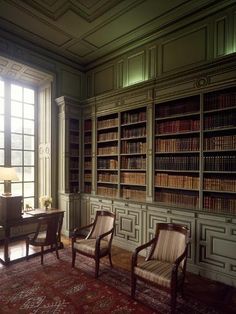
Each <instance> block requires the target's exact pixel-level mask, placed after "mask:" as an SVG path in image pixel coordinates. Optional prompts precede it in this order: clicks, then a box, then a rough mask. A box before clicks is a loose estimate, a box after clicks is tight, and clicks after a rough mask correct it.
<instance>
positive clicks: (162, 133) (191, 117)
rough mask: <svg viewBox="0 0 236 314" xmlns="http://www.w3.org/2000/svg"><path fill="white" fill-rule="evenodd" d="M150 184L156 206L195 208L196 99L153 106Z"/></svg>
mask: <svg viewBox="0 0 236 314" xmlns="http://www.w3.org/2000/svg"><path fill="white" fill-rule="evenodd" d="M154 182H155V195H154V200H155V201H156V202H160V203H163V204H166V205H174V206H178V207H182V208H191V209H198V208H199V206H200V203H199V201H200V195H199V189H200V97H199V96H193V97H187V98H182V99H177V100H174V101H169V102H165V103H161V104H156V105H155V180H154Z"/></svg>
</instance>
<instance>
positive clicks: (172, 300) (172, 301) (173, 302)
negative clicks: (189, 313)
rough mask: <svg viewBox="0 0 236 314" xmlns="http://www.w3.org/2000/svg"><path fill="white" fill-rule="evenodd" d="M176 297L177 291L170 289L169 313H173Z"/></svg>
mask: <svg viewBox="0 0 236 314" xmlns="http://www.w3.org/2000/svg"><path fill="white" fill-rule="evenodd" d="M176 297H177V291H176V289H172V290H171V314H175V309H176Z"/></svg>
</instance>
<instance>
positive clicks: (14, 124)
mask: <svg viewBox="0 0 236 314" xmlns="http://www.w3.org/2000/svg"><path fill="white" fill-rule="evenodd" d="M11 131H12V132H13V133H22V119H17V118H11Z"/></svg>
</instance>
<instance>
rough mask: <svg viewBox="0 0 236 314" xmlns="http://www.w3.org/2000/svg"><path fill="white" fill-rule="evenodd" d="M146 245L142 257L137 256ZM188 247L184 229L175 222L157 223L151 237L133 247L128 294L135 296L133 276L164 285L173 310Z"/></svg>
mask: <svg viewBox="0 0 236 314" xmlns="http://www.w3.org/2000/svg"><path fill="white" fill-rule="evenodd" d="M147 248H149V249H150V250H149V254H148V256H147V258H146V259H145V261H140V262H139V259H138V254H139V252H140V251H141V250H143V249H147ZM187 248H188V229H187V228H186V227H183V226H181V225H177V224H168V223H158V224H157V226H156V234H155V237H154V238H153V239H152V240H151V241H149V242H148V243H146V244H143V245H141V246H139V247H138V248H136V250H135V252H134V253H133V256H132V268H131V296H132V297H133V298H135V290H136V281H137V279H140V280H143V281H146V282H149V283H151V284H154V285H157V286H158V287H159V288H164V289H166V290H168V291H169V292H170V295H171V313H175V308H176V296H177V290H178V289H179V288H180V289H181V292H182V293H183V284H184V278H185V270H186V261H187Z"/></svg>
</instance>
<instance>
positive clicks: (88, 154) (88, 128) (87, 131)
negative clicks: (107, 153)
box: [83, 119, 92, 193]
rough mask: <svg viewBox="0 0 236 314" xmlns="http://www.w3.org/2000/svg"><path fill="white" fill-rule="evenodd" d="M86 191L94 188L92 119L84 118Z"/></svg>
mask: <svg viewBox="0 0 236 314" xmlns="http://www.w3.org/2000/svg"><path fill="white" fill-rule="evenodd" d="M83 127H84V133H83V134H84V141H83V144H84V156H83V157H84V192H85V193H91V190H92V120H91V119H85V120H84V125H83Z"/></svg>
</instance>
